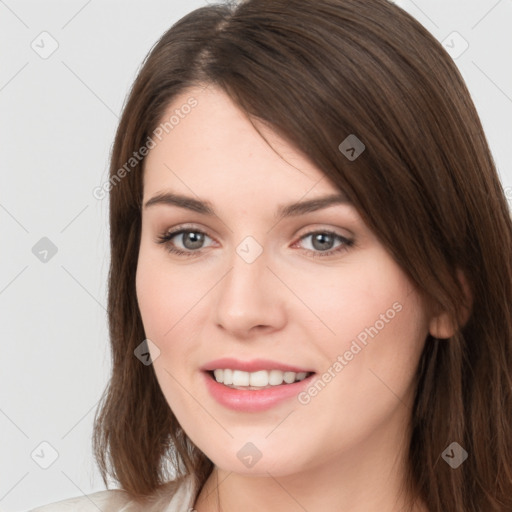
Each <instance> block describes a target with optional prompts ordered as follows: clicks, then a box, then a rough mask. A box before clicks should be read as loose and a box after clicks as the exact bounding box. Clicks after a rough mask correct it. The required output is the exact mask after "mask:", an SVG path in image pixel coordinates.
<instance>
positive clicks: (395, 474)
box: [194, 429, 428, 512]
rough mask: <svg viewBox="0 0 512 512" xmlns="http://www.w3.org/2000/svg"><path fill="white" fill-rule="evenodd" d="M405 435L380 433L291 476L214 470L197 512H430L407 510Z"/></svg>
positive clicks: (418, 504)
mask: <svg viewBox="0 0 512 512" xmlns="http://www.w3.org/2000/svg"><path fill="white" fill-rule="evenodd" d="M405 435H406V432H403V431H401V432H397V431H396V430H393V429H389V431H381V432H379V433H378V435H374V436H373V437H372V438H368V437H367V438H365V439H364V440H363V441H362V442H361V443H360V444H359V445H356V446H352V447H351V449H350V451H344V452H343V453H341V452H338V453H332V454H330V456H329V457H328V458H327V459H326V460H324V461H321V462H320V463H319V464H318V465H316V466H315V467H307V468H305V469H303V470H302V471H296V472H294V473H293V474H278V472H277V471H273V470H272V469H268V470H267V471H264V472H262V473H263V474H261V473H260V474H259V475H257V476H256V475H247V474H240V473H233V472H231V471H227V470H223V469H220V468H217V467H216V468H215V469H214V471H213V472H212V474H211V475H210V477H209V478H208V480H207V481H206V483H205V485H204V486H203V488H202V489H201V492H200V493H199V496H198V498H197V500H196V503H195V506H194V510H195V511H196V512H233V511H238V510H244V511H245V512H256V511H261V510H266V511H268V512H274V511H275V512H277V511H279V512H299V511H304V510H308V511H317V510H339V511H342V512H367V511H368V510H379V511H380V512H428V510H427V508H426V507H425V505H424V504H422V503H421V502H420V500H417V502H416V503H415V504H414V506H413V507H412V508H406V500H405V498H406V495H405V493H406V490H405V489H403V484H404V475H405V474H406V471H407V465H406V453H405V449H402V450H397V449H396V447H397V446H403V439H408V437H404V436H405Z"/></svg>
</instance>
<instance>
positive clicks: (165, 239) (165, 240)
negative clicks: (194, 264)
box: [156, 227, 354, 258]
mask: <svg viewBox="0 0 512 512" xmlns="http://www.w3.org/2000/svg"><path fill="white" fill-rule="evenodd" d="M183 233H200V234H202V235H205V236H208V234H207V233H205V232H204V231H201V230H200V229H193V228H183V227H179V228H177V229H176V230H175V231H169V232H165V233H163V234H161V235H159V236H158V237H157V239H156V243H157V244H162V245H164V246H165V248H166V250H167V251H168V252H170V253H172V254H176V255H178V256H186V257H195V256H199V255H200V254H201V249H198V250H188V251H183V250H181V249H178V248H177V247H175V246H174V245H172V244H171V243H170V242H171V239H172V238H174V237H175V236H177V235H181V234H183ZM318 234H322V235H331V236H334V237H335V238H337V239H338V240H339V241H341V242H342V244H341V245H339V246H338V247H336V248H335V249H329V250H328V251H313V250H311V249H304V250H305V251H306V252H309V253H312V256H313V257H314V258H317V257H319V258H325V257H328V256H332V255H333V254H337V253H341V252H343V251H346V250H348V249H349V248H350V247H352V246H353V245H354V240H351V239H349V238H346V237H344V236H341V235H340V234H338V233H336V232H334V231H330V230H328V229H324V230H319V231H310V232H309V233H306V234H305V235H303V236H301V237H300V239H299V241H301V240H303V239H304V238H307V237H309V236H311V235H318ZM208 238H211V237H209V236H208Z"/></svg>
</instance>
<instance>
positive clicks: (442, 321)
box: [429, 269, 473, 339]
mask: <svg viewBox="0 0 512 512" xmlns="http://www.w3.org/2000/svg"><path fill="white" fill-rule="evenodd" d="M457 279H458V281H459V283H460V284H461V286H462V288H463V290H464V298H465V301H464V304H463V306H462V311H461V313H462V317H461V318H460V319H459V323H458V324H457V322H456V321H455V319H454V318H452V317H451V316H450V315H449V314H448V313H447V312H446V311H441V312H439V313H438V314H437V315H436V316H434V317H433V318H432V319H431V320H430V323H429V333H430V335H431V336H432V337H434V338H438V339H448V338H451V337H452V336H453V335H454V334H455V333H456V332H457V330H458V329H460V327H462V326H463V325H464V324H465V323H466V322H467V321H468V319H469V315H470V314H471V308H472V305H473V297H472V294H471V290H470V288H469V285H468V281H467V279H466V276H465V275H464V273H463V272H462V271H461V270H460V269H458V270H457Z"/></svg>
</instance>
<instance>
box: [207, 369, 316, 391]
mask: <svg viewBox="0 0 512 512" xmlns="http://www.w3.org/2000/svg"><path fill="white" fill-rule="evenodd" d="M206 373H207V374H208V375H209V377H210V378H211V379H212V380H214V381H216V382H217V383H219V384H223V385H224V386H226V387H228V388H231V389H238V390H246V391H257V390H264V389H271V388H274V387H276V386H282V385H285V386H286V385H291V384H294V383H296V382H300V381H303V380H305V379H308V378H309V377H311V376H312V375H313V374H314V372H306V371H301V372H293V371H283V370H278V369H271V370H258V371H255V372H247V371H243V370H236V369H232V368H217V369H215V370H207V371H206Z"/></svg>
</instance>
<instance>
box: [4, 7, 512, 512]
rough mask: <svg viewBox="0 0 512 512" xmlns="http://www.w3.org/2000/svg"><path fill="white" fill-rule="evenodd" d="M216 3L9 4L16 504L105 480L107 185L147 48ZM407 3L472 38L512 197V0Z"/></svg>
mask: <svg viewBox="0 0 512 512" xmlns="http://www.w3.org/2000/svg"><path fill="white" fill-rule="evenodd" d="M207 3H212V2H207V1H206V0H204V1H201V0H193V1H192V0H189V1H185V0H179V1H177V0H165V1H164V0H151V1H148V2H135V1H133V0H130V1H126V0H123V1H121V0H118V1H114V0H108V1H107V0H103V1H100V0H89V1H86V0H72V1H67V2H56V1H53V2H51V1H46V2H38V1H36V0H32V1H21V0H20V1H16V0H5V1H4V0H0V44H1V49H2V51H1V53H0V121H1V122H0V140H1V143H2V146H1V147H2V152H1V167H0V169H1V187H0V237H1V249H0V254H1V260H0V261H1V265H0V312H1V316H0V326H1V330H0V343H1V345H0V346H1V351H0V354H1V357H0V376H1V382H0V433H1V436H0V439H1V442H0V510H3V511H23V510H27V509H29V508H32V507H35V506H36V505H41V504H44V503H48V502H52V501H56V500H60V499H64V498H67V497H71V496H77V495H81V494H83V493H91V492H95V491H98V490H102V489H104V488H105V487H104V485H103V482H102V480H101V478H100V476H99V472H98V471H97V468H96V466H95V463H94V461H93V458H92V453H91V433H92V421H93V416H94V411H95V409H96V405H97V403H98V400H99V398H100V395H101V392H102V390H103V389H104V387H105V385H106V383H107V379H108V374H109V370H110V354H109V346H108V336H107V332H108V331H107V323H106V311H105V307H106V280H107V272H108V261H109V242H108V222H107V221H108V215H107V214H108V202H107V201H108V200H107V199H104V200H97V199H95V198H94V197H93V195H92V191H93V189H94V187H97V186H98V185H100V184H102V183H103V182H104V181H105V180H106V179H107V169H108V156H109V152H110V148H111V144H112V141H113V137H114V133H115V129H116V123H117V121H118V116H119V114H120V111H121V108H122V105H123V102H124V100H125V96H126V94H127V92H128V89H129V87H130V85H131V83H132V82H133V80H134V78H135V76H136V72H137V70H138V68H139V66H140V64H141V62H142V60H143V58H144V56H145V55H146V53H147V52H148V51H149V49H150V48H151V47H152V45H153V44H154V43H155V42H156V40H157V39H158V37H159V36H160V35H161V34H162V33H163V32H164V31H165V30H167V29H168V28H169V27H170V26H171V24H173V23H174V22H175V21H177V20H178V19H179V18H181V17H182V16H183V15H184V14H186V13H187V12H190V11H191V10H193V9H195V8H197V7H200V6H203V5H206V4H207ZM397 3H398V4H399V5H401V6H402V7H404V8H405V9H406V10H407V11H409V12H410V13H411V14H412V15H413V16H414V17H416V19H418V20H419V21H420V22H421V23H422V24H423V25H424V26H425V27H426V28H427V29H428V30H429V31H430V32H431V33H432V34H433V35H434V36H435V37H436V38H437V39H438V40H440V41H445V40H446V44H447V45H448V46H451V47H452V50H451V51H453V52H455V53H457V54H458V53H460V51H461V50H462V49H463V48H464V45H465V43H464V40H465V41H467V44H469V47H468V49H467V50H466V51H465V52H464V53H462V54H461V55H457V56H456V55H455V53H454V60H455V62H456V64H457V65H458V67H459V69H460V70H461V72H462V74H463V76H464V78H465V80H466V82H467V84H468V87H469V89H470V91H471V94H472V96H473V100H474V102H475V104H476V107H477V109H478V111H479V113H480V116H481V119H482V122H483V125H484V129H485V131H486V134H487V137H488V140H489V143H490V146H491V150H492V152H493V155H494V158H495V161H496V163H497V166H498V169H499V172H500V176H501V178H502V182H503V184H504V186H505V187H506V190H507V194H508V195H509V197H510V198H511V200H512V169H511V164H510V162H511V161H512V158H511V157H512V144H511V142H512V127H511V119H512V64H511V63H512V58H511V57H512V38H511V36H510V28H509V27H510V25H511V22H512V2H511V1H510V0H500V1H497V0H472V1H461V0H458V1H445V0H443V1H441V0H436V1H432V0H416V1H414V2H413V1H411V0H403V1H400V2H397ZM43 31H46V32H48V33H49V34H50V36H47V35H40V34H41V33H42V32H43ZM454 31H456V32H458V33H459V34H460V37H459V36H457V35H453V34H452V33H453V32H454ZM461 38H463V39H461ZM54 41H56V43H58V48H57V49H56V51H55V52H54V53H53V54H51V55H50V56H48V57H47V58H42V57H41V56H40V54H43V56H46V55H44V52H49V51H50V50H51V49H52V44H53V45H55V44H56V43H55V42H54ZM33 47H34V48H33ZM36 50H37V51H36ZM38 52H39V53H38ZM43 237H46V238H48V239H49V240H51V242H52V244H54V246H56V248H57V252H56V254H54V255H52V253H51V250H50V252H48V253H47V254H45V253H44V250H45V247H46V246H44V244H47V243H48V242H44V241H43V242H40V240H41V239H42V238H43ZM38 243H39V244H43V245H42V246H39V245H36V244H38ZM34 246H36V249H34V251H33V247H34ZM34 252H35V253H36V254H34ZM36 256H37V257H36ZM45 257H46V259H47V261H46V262H44V261H41V260H40V258H45ZM42 442H46V443H49V444H50V445H51V447H52V448H50V447H49V446H48V445H44V444H43V445H41V443H42ZM52 450H55V451H56V452H57V453H58V457H57V458H56V460H55V461H54V462H53V463H52V464H51V465H50V466H49V467H48V468H47V469H43V468H42V467H41V465H43V466H44V465H47V464H49V463H50V462H52V460H53V458H52V453H53V452H52Z"/></svg>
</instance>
